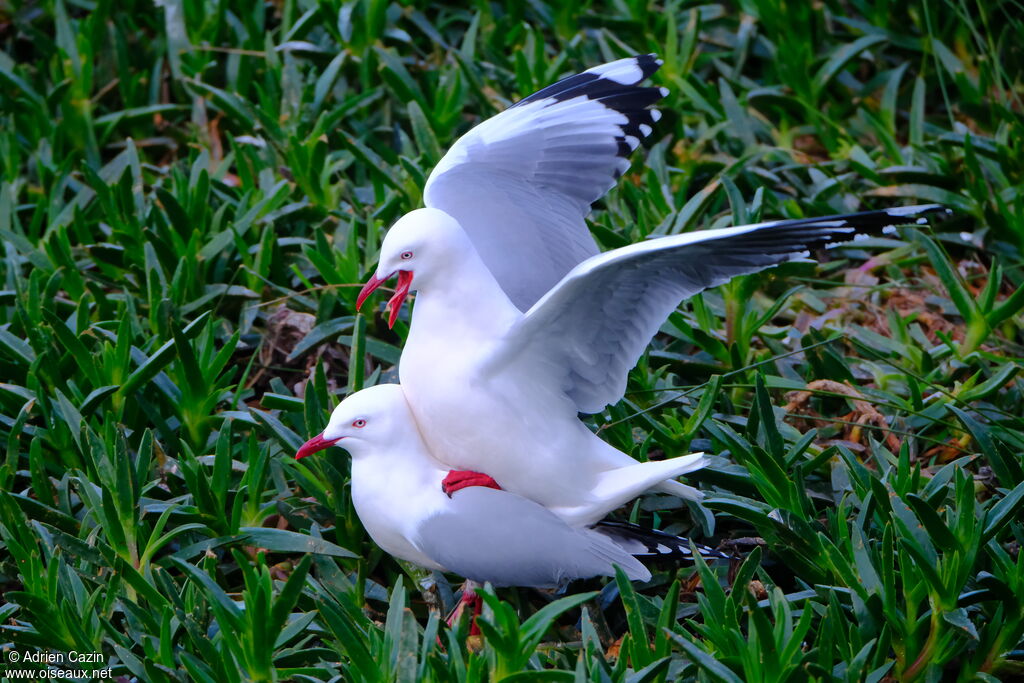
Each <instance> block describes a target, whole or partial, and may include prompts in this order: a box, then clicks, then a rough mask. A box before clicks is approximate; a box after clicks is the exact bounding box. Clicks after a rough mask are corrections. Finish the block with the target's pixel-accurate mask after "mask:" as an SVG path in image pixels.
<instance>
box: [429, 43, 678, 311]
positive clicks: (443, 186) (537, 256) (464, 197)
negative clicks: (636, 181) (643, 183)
mask: <svg viewBox="0 0 1024 683" xmlns="http://www.w3.org/2000/svg"><path fill="white" fill-rule="evenodd" d="M660 63H661V62H660V61H658V60H657V59H656V58H655V57H654V56H653V55H642V56H639V57H632V58H629V59H623V60H619V61H617V62H612V63H610V64H605V65H602V66H599V67H594V68H593V69H590V70H588V71H585V72H583V73H580V74H576V75H575V76H571V77H569V78H566V79H563V80H562V81H559V82H558V83H556V84H554V85H552V86H549V87H547V88H544V89H543V90H541V91H539V92H537V93H534V94H533V95H530V96H529V97H527V98H525V99H523V100H521V101H520V102H518V103H516V104H515V105H513V106H512V107H509V108H508V109H507V110H505V111H503V112H501V113H500V114H498V115H497V116H494V117H492V118H490V119H488V120H487V121H484V122H483V123H481V124H480V125H478V126H477V127H476V128H474V129H472V130H471V131H469V132H468V133H467V134H465V135H464V136H462V137H461V138H459V140H457V141H456V142H455V144H454V145H452V148H451V150H449V152H448V153H447V154H446V155H445V156H444V158H442V159H441V161H440V163H439V164H438V165H437V167H436V168H435V169H434V170H433V172H432V173H431V174H430V177H429V178H428V179H427V184H426V187H424V189H423V202H424V204H425V205H426V206H428V207H431V208H435V209H440V210H442V211H444V212H445V213H447V214H449V215H450V216H452V217H453V218H455V220H457V221H458V222H459V224H460V225H461V226H462V228H463V229H464V230H465V231H466V233H467V234H468V235H469V237H470V239H471V240H472V241H473V245H474V246H475V247H476V249H477V251H478V252H480V256H481V257H482V258H483V260H484V263H486V264H487V267H488V268H489V269H490V270H491V272H492V273H493V274H494V276H495V278H496V279H497V280H498V283H499V284H500V285H501V287H502V289H504V290H505V292H506V294H507V295H508V296H509V298H510V299H511V300H512V302H513V303H514V304H515V305H516V306H518V307H519V308H520V309H521V310H524V311H525V310H526V309H528V308H529V307H530V306H532V305H533V304H534V303H535V302H536V301H537V299H539V298H540V297H541V296H542V295H543V294H544V293H545V292H547V291H548V290H549V289H550V288H551V287H553V286H554V285H555V284H556V283H557V282H558V281H559V280H560V279H561V278H562V277H563V276H564V275H565V274H566V273H568V272H569V270H570V269H572V267H573V266H575V265H576V264H577V263H580V262H581V261H584V260H585V259H587V258H589V257H591V256H593V255H594V254H596V253H598V248H597V244H596V243H595V242H594V238H593V237H592V236H591V235H590V231H589V229H588V228H587V225H586V223H585V221H584V217H585V216H586V215H587V214H588V213H589V212H590V205H591V203H593V202H594V201H596V200H597V199H598V198H600V197H601V196H602V195H604V194H605V193H606V192H607V191H608V190H609V189H610V188H611V187H612V186H614V184H615V181H616V179H617V178H618V177H619V175H621V174H622V173H623V172H624V171H625V170H626V169H627V168H628V167H629V162H628V160H627V159H626V158H625V157H626V156H628V154H629V153H630V152H631V151H632V150H633V149H635V148H636V146H637V145H638V144H639V139H640V138H642V137H644V136H646V135H648V134H649V133H650V132H651V129H652V128H651V126H652V124H653V123H654V122H655V121H656V120H657V118H658V114H657V112H656V111H654V110H652V109H651V108H650V107H651V105H652V104H653V103H654V102H656V101H657V100H658V99H660V98H661V97H662V96H663V95H664V91H662V90H661V89H659V88H643V87H638V86H637V84H638V83H639V82H641V81H643V80H644V79H646V78H647V77H648V76H650V75H651V74H652V73H654V71H656V70H657V68H658V66H659V65H660Z"/></svg>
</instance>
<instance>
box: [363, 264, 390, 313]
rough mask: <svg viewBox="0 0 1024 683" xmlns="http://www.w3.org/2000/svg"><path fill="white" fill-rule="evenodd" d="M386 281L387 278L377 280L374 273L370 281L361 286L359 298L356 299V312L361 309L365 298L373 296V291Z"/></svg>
mask: <svg viewBox="0 0 1024 683" xmlns="http://www.w3.org/2000/svg"><path fill="white" fill-rule="evenodd" d="M386 281H387V278H378V277H377V274H376V273H374V274H373V275H371V276H370V279H369V280H367V281H366V284H365V285H363V288H362V289H361V290H359V296H358V297H356V310H357V311H358V310H359V309H360V308H361V307H362V305H363V302H364V301H366V297H368V296H370V295H371V294H373V292H374V290H376V289H377V288H378V287H380V286H381V285H382V284H384V283H385V282H386Z"/></svg>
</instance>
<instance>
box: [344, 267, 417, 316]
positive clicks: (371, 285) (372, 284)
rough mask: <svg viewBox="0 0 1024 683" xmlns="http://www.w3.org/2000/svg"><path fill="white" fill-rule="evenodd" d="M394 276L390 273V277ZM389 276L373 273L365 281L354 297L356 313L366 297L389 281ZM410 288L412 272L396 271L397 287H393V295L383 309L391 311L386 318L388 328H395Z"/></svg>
mask: <svg viewBox="0 0 1024 683" xmlns="http://www.w3.org/2000/svg"><path fill="white" fill-rule="evenodd" d="M394 274H395V273H392V274H391V275H394ZM391 275H388V276H387V277H377V274H376V273H374V274H373V275H372V276H370V279H369V280H367V281H366V284H365V285H363V288H362V289H361V290H359V296H358V297H356V310H357V311H358V310H359V309H360V307H362V305H363V302H364V301H366V297H368V296H370V295H371V294H373V292H374V291H376V289H377V288H378V287H380V286H381V285H382V284H384V283H385V282H387V281H388V280H390V279H391ZM410 287H412V271H411V270H400V271H398V285H397V286H396V287H395V293H394V295H393V296H392V297H391V299H389V300H388V305H387V307H386V308H385V310H390V311H391V315H389V316H388V327H394V326H395V321H396V320H398V313H399V311H401V310H402V304H403V303H405V297H407V296H409V288H410Z"/></svg>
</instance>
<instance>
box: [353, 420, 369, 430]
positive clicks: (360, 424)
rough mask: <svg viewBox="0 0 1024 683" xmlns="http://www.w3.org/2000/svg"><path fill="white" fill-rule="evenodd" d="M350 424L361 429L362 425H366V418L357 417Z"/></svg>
mask: <svg viewBox="0 0 1024 683" xmlns="http://www.w3.org/2000/svg"><path fill="white" fill-rule="evenodd" d="M352 426H353V427H355V428H356V429H362V428H363V427H365V426H366V420H364V419H363V418H359V419H358V420H356V421H355V422H353V423H352Z"/></svg>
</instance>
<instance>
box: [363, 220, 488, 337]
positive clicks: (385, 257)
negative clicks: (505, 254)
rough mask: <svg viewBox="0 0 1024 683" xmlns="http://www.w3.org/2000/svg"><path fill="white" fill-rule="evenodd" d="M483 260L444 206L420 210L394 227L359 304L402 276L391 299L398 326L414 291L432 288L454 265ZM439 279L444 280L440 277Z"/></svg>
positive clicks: (383, 246) (394, 318)
mask: <svg viewBox="0 0 1024 683" xmlns="http://www.w3.org/2000/svg"><path fill="white" fill-rule="evenodd" d="M474 258H475V259H476V260H479V255H478V254H477V253H476V249H475V248H474V247H473V243H472V242H471V241H470V239H469V236H467V235H466V233H465V232H464V231H463V229H462V227H461V226H460V225H459V223H458V221H456V220H455V219H454V218H452V217H451V216H449V215H448V214H447V213H445V212H444V211H441V210H440V209H430V208H426V209H416V210H414V211H410V212H409V213H407V214H405V215H404V216H402V217H401V218H399V219H398V221H397V222H396V223H395V224H394V225H393V226H391V229H390V230H388V234H387V235H385V237H384V241H383V242H382V243H381V247H380V257H379V259H378V262H377V272H376V273H374V275H373V277H372V278H370V279H369V280H368V281H367V283H366V285H365V286H364V287H363V289H362V291H361V292H359V298H358V299H357V303H356V305H357V307H358V306H362V304H363V301H365V300H366V297H368V296H369V295H370V293H371V292H373V291H374V290H376V289H377V288H378V287H380V286H381V285H382V284H383V283H384V282H386V281H387V280H389V279H391V278H392V277H394V276H396V275H397V276H398V285H397V286H396V287H395V294H394V296H392V297H391V300H390V301H388V308H389V309H390V310H391V315H390V318H389V323H390V324H391V325H394V322H395V320H396V319H397V318H398V312H399V310H400V309H401V308H402V303H403V302H404V301H405V298H406V297H407V296H408V295H409V293H410V292H414V291H417V290H421V289H424V288H429V287H431V286H432V285H433V284H434V283H435V282H438V281H443V279H444V278H446V277H449V278H450V277H451V271H452V266H453V265H456V264H459V263H462V262H464V261H466V260H470V259H474ZM439 278H440V279H441V280H439Z"/></svg>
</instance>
